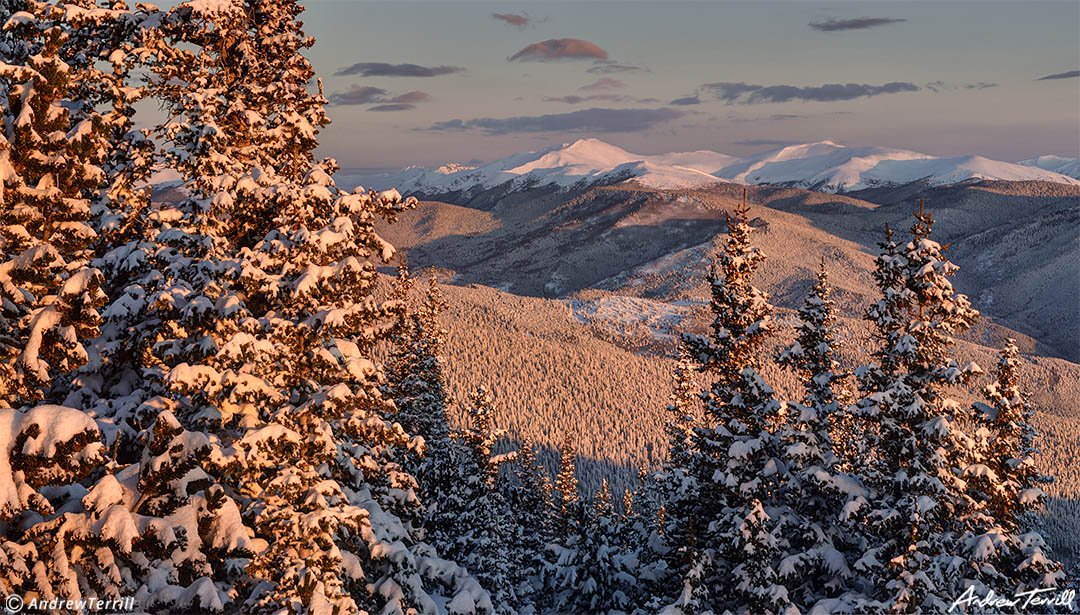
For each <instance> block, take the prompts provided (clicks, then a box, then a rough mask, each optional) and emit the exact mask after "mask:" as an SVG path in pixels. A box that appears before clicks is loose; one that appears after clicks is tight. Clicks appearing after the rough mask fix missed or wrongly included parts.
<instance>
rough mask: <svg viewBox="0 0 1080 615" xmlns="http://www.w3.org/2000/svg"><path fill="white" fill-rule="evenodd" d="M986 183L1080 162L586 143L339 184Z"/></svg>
mask: <svg viewBox="0 0 1080 615" xmlns="http://www.w3.org/2000/svg"><path fill="white" fill-rule="evenodd" d="M979 180H1006V181H1048V182H1057V183H1062V184H1070V185H1078V186H1080V159H1077V158H1062V157H1059V156H1041V157H1038V158H1033V159H1031V160H1025V161H1023V162H1019V163H1010V162H1002V161H998V160H991V159H989V158H984V157H982V156H958V157H939V156H932V155H929V154H921V153H919V152H913V151H910V150H903V149H894V148H886V147H849V146H845V145H841V144H839V143H835V142H833V141H821V142H819V143H806V144H803V145H790V146H787V147H782V148H778V149H774V150H771V151H768V152H764V153H762V154H757V155H754V156H749V157H745V158H739V157H736V156H729V155H727V154H721V153H719V152H713V151H709V150H700V151H695V152H677V153H670V154H656V155H641V154H634V153H632V152H628V151H626V150H624V149H622V148H620V147H616V146H614V145H611V144H610V143H605V142H603V141H600V140H599V139H580V140H578V141H575V142H573V143H564V144H562V145H560V146H558V147H552V148H548V149H544V150H540V151H535V152H524V153H520V154H514V155H512V156H509V157H507V158H503V159H501V160H496V161H494V162H491V163H488V164H485V165H482V166H476V167H470V166H463V165H460V164H447V165H444V166H441V167H439V168H434V169H433V168H422V167H410V168H407V169H404V170H402V171H399V172H396V173H381V174H374V175H359V174H353V175H348V174H343V175H339V177H338V184H339V185H341V186H343V187H347V188H352V187H355V186H357V185H362V186H365V187H370V188H375V189H378V190H383V189H386V188H397V189H398V190H399V191H401V192H402V193H403V194H409V195H416V196H423V197H431V198H433V197H445V196H446V195H456V197H457V198H454V199H450V200H452V201H458V202H465V201H468V200H470V199H471V198H472V197H475V196H477V195H479V194H482V193H487V192H490V191H495V192H497V193H498V194H509V193H512V192H518V191H522V190H530V189H534V188H548V189H562V190H566V189H581V188H587V187H590V186H598V185H609V184H615V183H619V182H624V181H635V182H637V183H639V184H641V185H643V186H646V187H649V188H660V189H673V188H693V187H703V186H707V185H712V184H717V183H740V184H753V185H774V186H788V187H795V188H805V189H809V190H815V191H819V192H832V193H842V192H854V191H858V190H864V189H868V188H881V187H894V186H901V185H905V184H910V183H912V182H917V181H918V182H923V183H925V184H926V185H927V186H943V185H949V184H957V183H962V182H968V181H979Z"/></svg>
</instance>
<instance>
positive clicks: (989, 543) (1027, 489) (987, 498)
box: [963, 338, 1064, 595]
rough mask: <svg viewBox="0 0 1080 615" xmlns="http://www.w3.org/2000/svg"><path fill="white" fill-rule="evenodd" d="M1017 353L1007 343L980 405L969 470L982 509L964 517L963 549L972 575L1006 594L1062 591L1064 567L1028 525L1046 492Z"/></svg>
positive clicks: (1011, 343) (977, 405)
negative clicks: (971, 562) (1057, 588)
mask: <svg viewBox="0 0 1080 615" xmlns="http://www.w3.org/2000/svg"><path fill="white" fill-rule="evenodd" d="M1019 354H1020V353H1019V350H1018V349H1017V347H1016V343H1015V341H1014V340H1013V339H1011V338H1010V339H1008V340H1006V345H1005V348H1004V349H1003V350H1002V351H1001V355H1000V358H999V360H998V365H997V374H996V377H995V379H994V381H993V382H991V383H990V384H988V385H987V386H985V387H983V395H984V396H985V398H986V400H987V401H988V402H989V404H987V403H983V402H976V403H975V404H974V408H973V410H974V413H975V419H976V420H977V421H978V423H979V425H980V428H979V430H978V432H977V434H976V441H977V443H978V445H979V446H978V448H977V450H976V454H975V455H972V456H971V457H970V460H971V464H970V465H969V466H968V467H966V468H965V469H964V472H963V476H964V477H965V478H966V479H967V480H968V483H969V485H971V486H972V487H973V489H974V490H975V493H974V497H975V499H976V500H977V502H978V504H979V507H978V508H977V510H976V511H974V512H973V513H969V514H968V515H967V518H966V519H965V521H966V522H967V523H968V527H967V528H966V529H967V533H966V534H965V536H964V539H963V544H964V547H965V549H966V551H967V553H968V554H969V557H970V558H971V559H972V560H974V561H976V562H978V564H979V565H978V566H977V567H976V568H974V569H973V570H972V571H971V575H972V576H973V577H974V578H975V579H977V580H978V581H979V582H980V583H982V584H983V585H984V586H989V587H990V588H992V589H994V590H995V591H997V592H998V593H999V594H1003V595H1009V594H1010V593H1016V592H1021V591H1028V590H1032V589H1041V588H1047V587H1055V586H1060V585H1061V583H1062V581H1063V580H1064V573H1063V567H1062V565H1061V564H1060V563H1058V562H1056V561H1054V560H1053V559H1052V558H1051V557H1050V556H1049V554H1048V552H1047V548H1046V543H1045V541H1044V539H1043V538H1042V536H1040V535H1039V534H1038V532H1035V531H1030V528H1029V527H1028V526H1030V525H1031V524H1032V523H1031V522H1032V513H1033V512H1034V511H1035V510H1037V509H1038V508H1039V507H1040V506H1041V505H1042V502H1043V498H1044V497H1045V493H1044V492H1043V491H1042V489H1041V488H1039V486H1038V484H1039V483H1040V482H1043V480H1044V479H1043V478H1042V477H1040V476H1039V475H1038V473H1037V471H1036V468H1035V461H1034V455H1035V453H1036V452H1037V450H1036V449H1035V435H1036V434H1035V429H1034V427H1033V426H1032V424H1031V420H1032V417H1033V415H1034V409H1033V408H1032V407H1031V405H1030V404H1029V403H1028V401H1027V399H1026V397H1025V394H1024V392H1023V391H1022V389H1021V387H1020V360H1019ZM1025 530H1029V531H1025Z"/></svg>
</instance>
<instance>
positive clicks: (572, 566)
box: [551, 432, 585, 609]
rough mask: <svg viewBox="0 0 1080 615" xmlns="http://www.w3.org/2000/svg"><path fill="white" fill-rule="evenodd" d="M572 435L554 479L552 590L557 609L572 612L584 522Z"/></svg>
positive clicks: (564, 444) (561, 451)
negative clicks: (570, 610)
mask: <svg viewBox="0 0 1080 615" xmlns="http://www.w3.org/2000/svg"><path fill="white" fill-rule="evenodd" d="M575 458H576V453H575V452H574V440H573V434H572V433H571V432H567V433H566V435H565V436H564V437H563V442H562V445H561V446H560V447H559V473H558V474H557V475H556V476H555V540H554V541H553V544H552V545H551V550H552V559H553V562H554V565H553V566H552V572H551V589H552V590H553V592H554V594H555V607H556V608H557V609H572V608H573V605H574V604H575V600H576V598H577V592H578V588H579V587H580V585H579V583H580V579H581V558H582V545H581V536H582V521H583V517H584V511H585V508H584V506H583V505H582V502H581V497H580V494H579V493H578V479H577V467H576V466H577V463H576V459H575Z"/></svg>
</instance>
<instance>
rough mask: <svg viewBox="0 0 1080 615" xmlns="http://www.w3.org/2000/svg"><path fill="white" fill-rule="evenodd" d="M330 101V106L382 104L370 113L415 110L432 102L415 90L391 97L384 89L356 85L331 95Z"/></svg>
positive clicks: (427, 96)
mask: <svg viewBox="0 0 1080 615" xmlns="http://www.w3.org/2000/svg"><path fill="white" fill-rule="evenodd" d="M329 99H330V104H332V105H369V104H372V103H382V104H381V105H380V107H373V108H371V109H368V111H406V110H408V109H415V108H416V103H421V102H427V101H429V100H431V95H430V94H428V93H427V92H420V91H418V90H414V91H412V92H405V93H404V94H399V95H397V96H390V93H389V92H387V91H386V90H384V89H382V88H377V87H373V86H370V85H365V86H360V85H354V86H352V87H351V88H350V89H348V90H346V91H344V92H335V93H333V94H331V95H330V97H329Z"/></svg>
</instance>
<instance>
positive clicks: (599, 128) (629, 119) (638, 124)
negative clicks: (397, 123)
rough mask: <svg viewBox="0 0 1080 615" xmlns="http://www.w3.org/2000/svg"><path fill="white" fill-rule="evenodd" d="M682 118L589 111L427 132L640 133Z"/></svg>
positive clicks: (670, 113) (673, 113)
mask: <svg viewBox="0 0 1080 615" xmlns="http://www.w3.org/2000/svg"><path fill="white" fill-rule="evenodd" d="M684 115H685V113H684V112H682V111H678V110H675V109H666V108H659V109H598V108H593V109H582V110H580V111H571V112H569V113H552V114H548V115H535V116H519V117H507V118H492V117H482V118H474V119H471V120H460V119H456V120H448V121H445V122H437V123H435V124H433V125H432V126H431V127H430V128H428V129H427V130H435V131H479V132H483V133H486V134H489V135H505V134H511V133H535V132H593V133H604V132H640V131H644V130H648V129H649V128H652V127H653V126H655V125H657V124H660V123H662V122H666V121H669V120H673V119H677V118H680V117H683V116H684Z"/></svg>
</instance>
